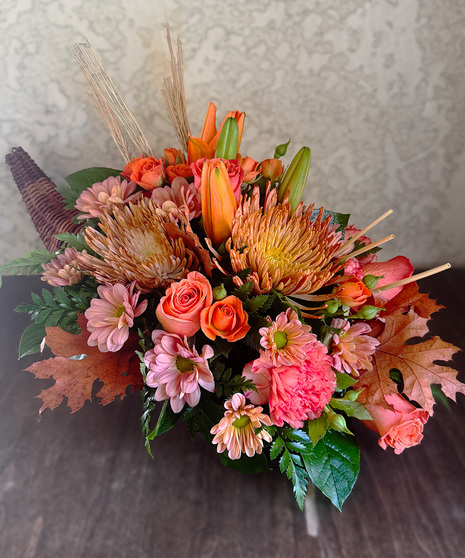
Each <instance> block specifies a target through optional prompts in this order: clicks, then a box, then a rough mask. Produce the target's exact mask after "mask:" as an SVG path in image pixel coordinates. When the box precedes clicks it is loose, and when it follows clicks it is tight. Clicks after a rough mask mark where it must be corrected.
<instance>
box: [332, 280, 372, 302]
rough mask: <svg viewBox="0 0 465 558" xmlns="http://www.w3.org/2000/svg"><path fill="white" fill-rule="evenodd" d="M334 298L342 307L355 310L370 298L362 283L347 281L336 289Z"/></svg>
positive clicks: (369, 293) (369, 292) (368, 291)
mask: <svg viewBox="0 0 465 558" xmlns="http://www.w3.org/2000/svg"><path fill="white" fill-rule="evenodd" d="M334 296H335V297H336V298H338V299H339V300H340V301H341V303H342V304H344V306H349V307H350V308H355V307H356V306H361V305H362V304H364V303H365V302H366V299H367V298H368V297H369V296H371V291H370V289H368V288H367V287H366V285H365V283H364V282H363V281H348V282H346V283H342V284H341V285H339V287H337V289H336V290H335V291H334Z"/></svg>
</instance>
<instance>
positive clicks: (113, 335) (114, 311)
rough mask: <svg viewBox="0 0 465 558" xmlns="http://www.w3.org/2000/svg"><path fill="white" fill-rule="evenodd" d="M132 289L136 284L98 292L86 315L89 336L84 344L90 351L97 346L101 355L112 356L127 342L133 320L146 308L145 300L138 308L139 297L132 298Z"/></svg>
mask: <svg viewBox="0 0 465 558" xmlns="http://www.w3.org/2000/svg"><path fill="white" fill-rule="evenodd" d="M134 285H135V282H132V283H131V284H130V285H127V286H124V285H121V284H119V283H118V284H116V285H108V286H104V285H100V286H99V287H98V288H97V292H98V295H99V297H100V298H94V299H93V300H92V301H91V303H90V308H88V309H87V310H86V311H85V316H86V318H87V329H88V330H89V331H90V332H91V334H90V336H89V339H88V340H87V343H88V344H89V345H90V346H91V347H93V346H95V345H98V348H99V351H101V352H102V353H106V352H107V351H110V352H112V353H114V352H116V351H119V350H120V349H121V347H122V346H123V345H124V343H125V342H126V341H127V339H128V337H129V328H131V327H132V326H133V325H134V318H136V317H137V316H140V315H141V314H142V313H143V312H144V311H145V309H146V308H147V301H146V300H144V301H142V302H141V303H140V304H139V306H137V301H138V300H139V295H140V293H136V294H133V291H134Z"/></svg>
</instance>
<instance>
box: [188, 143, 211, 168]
mask: <svg viewBox="0 0 465 558" xmlns="http://www.w3.org/2000/svg"><path fill="white" fill-rule="evenodd" d="M214 154H215V150H214V149H213V148H212V147H210V146H209V145H208V144H207V143H205V142H204V141H203V140H201V139H200V138H193V137H189V142H188V144H187V160H188V162H189V164H191V163H195V161H198V160H199V159H212V158H213V155H214Z"/></svg>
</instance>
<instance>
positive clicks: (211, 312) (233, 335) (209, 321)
mask: <svg viewBox="0 0 465 558" xmlns="http://www.w3.org/2000/svg"><path fill="white" fill-rule="evenodd" d="M248 319H249V316H248V315H247V313H246V312H245V311H244V308H243V307H242V302H241V301H240V300H239V299H238V298H237V297H236V296H233V295H231V296H227V297H226V298H223V300H218V301H217V302H215V303H214V304H212V305H211V306H209V307H208V308H205V309H204V310H202V313H201V315H200V326H201V328H202V331H203V332H204V334H205V335H206V336H207V337H208V338H209V339H211V340H212V341H214V340H215V338H216V336H217V335H219V336H220V337H222V338H223V339H226V340H227V341H229V342H234V341H238V340H239V339H242V338H243V337H245V336H246V335H247V332H248V331H249V329H250V326H249V324H248Z"/></svg>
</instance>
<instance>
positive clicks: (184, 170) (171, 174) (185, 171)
mask: <svg viewBox="0 0 465 558" xmlns="http://www.w3.org/2000/svg"><path fill="white" fill-rule="evenodd" d="M166 174H167V175H168V180H169V181H170V184H171V182H173V180H174V179H175V178H177V177H178V176H180V177H181V178H187V177H189V176H193V175H192V171H191V168H190V166H189V165H185V164H184V163H180V164H179V165H169V166H168V167H166Z"/></svg>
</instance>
